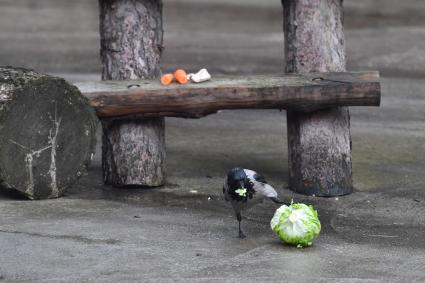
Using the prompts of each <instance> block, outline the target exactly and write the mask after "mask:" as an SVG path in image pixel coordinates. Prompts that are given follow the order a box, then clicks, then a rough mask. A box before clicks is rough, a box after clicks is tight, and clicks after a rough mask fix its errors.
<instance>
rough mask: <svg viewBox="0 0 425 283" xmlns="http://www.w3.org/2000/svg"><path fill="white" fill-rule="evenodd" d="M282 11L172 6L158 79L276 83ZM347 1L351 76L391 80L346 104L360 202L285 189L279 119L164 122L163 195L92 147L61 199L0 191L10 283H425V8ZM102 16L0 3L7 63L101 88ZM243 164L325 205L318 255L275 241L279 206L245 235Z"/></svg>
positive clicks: (187, 2) (49, 5) (168, 4)
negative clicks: (375, 100)
mask: <svg viewBox="0 0 425 283" xmlns="http://www.w3.org/2000/svg"><path fill="white" fill-rule="evenodd" d="M257 2H260V3H261V4H259V3H257ZM279 2H280V1H277V0H276V1H253V0H252V1H251V0H250V1H246V0H232V1H228V0H226V1H224V0H220V1H206V0H202V1H199V0H196V1H195V0H179V1H177V0H173V1H172V0H164V3H165V5H164V14H165V31H166V34H165V45H166V51H165V54H164V58H163V69H164V70H173V69H174V68H176V67H185V68H188V69H190V70H197V69H199V68H201V67H208V68H209V69H210V70H211V71H212V73H213V75H214V74H218V73H230V74H256V73H266V74H267V73H281V72H282V69H283V60H282V59H281V58H282V57H283V35H282V32H281V30H282V28H281V26H282V19H281V10H280V6H279ZM344 3H345V6H346V18H345V23H346V34H347V56H348V69H349V70H368V69H378V70H380V71H381V73H382V74H383V79H382V106H381V107H380V108H367V107H359V108H356V107H352V108H351V114H352V115H351V117H352V137H353V171H354V184H355V192H354V193H353V194H351V195H349V196H344V197H339V198H313V197H304V196H301V195H298V194H293V193H292V191H290V190H288V189H287V181H288V177H287V174H288V166H287V151H286V146H287V145H286V121H285V112H278V111H229V112H228V111H224V112H222V113H220V114H217V115H213V116H209V117H207V118H203V119H201V120H184V119H167V129H166V130H167V137H166V138H167V148H168V183H167V185H166V186H164V187H163V188H159V189H114V188H111V187H108V186H104V185H103V184H102V176H101V168H100V154H99V152H98V154H97V156H96V158H95V160H94V162H93V164H92V166H91V168H90V169H89V172H88V175H87V176H85V177H83V178H82V179H81V181H80V182H79V183H78V184H77V185H75V186H74V187H73V188H71V189H70V190H69V191H68V193H67V194H66V196H65V197H62V198H60V199H55V200H44V201H25V200H22V199H19V198H16V197H15V196H13V195H10V194H5V193H3V194H0V255H1V256H0V282H2V281H5V282H133V281H139V282H158V281H159V282H168V281H183V282H192V281H196V282H198V281H202V282H204V281H205V282H210V281H217V282H221V281H228V282H239V281H247V282H251V281H253V282H254V281H256V282H269V281H279V282H284V281H287V282H359V281H367V282H370V281H378V282H381V281H382V282H388V281H393V282H424V281H425V236H424V235H425V189H424V187H425V180H424V178H423V172H425V158H424V157H425V146H424V143H423V141H424V138H425V123H424V115H425V110H424V109H425V100H424V98H425V93H424V89H425V41H424V40H423V38H424V37H425V28H424V24H425V3H424V2H423V1H422V0H406V1H397V0H376V1H367V0H356V1H354V0H346V1H344ZM97 16H98V12H97V1H94V0H90V1H87V0H75V1H66V0H60V1H59V0H37V1H31V0H22V1H12V0H0V65H7V64H9V65H15V66H19V65H20V66H26V67H32V68H36V69H38V70H40V71H45V72H49V73H53V74H59V75H61V76H64V77H66V78H68V79H69V80H71V81H75V80H83V79H96V78H98V77H99V72H100V66H99V60H98V49H99V38H98V35H97V25H98V22H97ZM253 132H255V133H256V134H257V135H255V136H253V135H252V133H253ZM235 133H236V134H235ZM235 165H239V166H243V167H247V168H252V169H255V170H257V171H259V172H261V173H262V174H263V175H265V176H266V177H267V178H268V179H269V182H270V183H271V184H273V185H274V186H275V187H276V188H277V189H278V191H279V193H280V194H281V195H282V197H283V198H284V199H287V200H289V199H290V198H294V200H295V201H302V202H307V203H311V204H313V205H314V206H315V207H316V208H317V209H318V212H319V216H320V219H321V222H322V226H323V231H322V233H321V235H320V237H319V238H318V239H317V240H316V241H315V243H314V245H313V246H312V247H311V248H307V249H296V248H292V247H288V246H285V245H282V244H281V243H280V242H279V241H278V239H277V238H276V237H275V236H274V235H273V233H272V231H271V230H270V228H269V221H270V218H271V216H272V214H273V212H274V210H275V209H276V206H275V205H274V204H271V203H263V204H261V205H259V206H257V207H255V208H254V209H252V210H251V211H250V212H249V213H248V214H246V218H245V219H244V221H243V227H244V229H245V232H246V234H247V236H248V238H247V239H244V240H240V239H237V238H236V234H237V222H236V220H235V219H234V217H233V215H232V212H231V209H230V207H229V205H227V204H226V203H225V202H224V201H223V199H222V197H221V195H220V189H221V185H222V180H223V176H224V174H225V172H226V171H227V170H228V169H229V168H231V167H232V166H235Z"/></svg>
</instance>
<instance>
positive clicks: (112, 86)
mask: <svg viewBox="0 0 425 283" xmlns="http://www.w3.org/2000/svg"><path fill="white" fill-rule="evenodd" d="M76 86H77V87H78V88H79V89H80V91H81V92H82V94H83V95H84V96H86V97H87V98H88V99H89V100H90V104H91V106H92V107H93V108H94V109H95V110H96V113H97V115H98V117H100V118H109V117H111V118H112V117H113V118H117V117H129V116H137V117H162V116H172V117H185V118H200V117H203V116H206V115H209V114H212V113H216V112H217V111H219V110H224V109H290V110H296V111H302V112H311V111H315V110H318V109H323V108H327V107H334V106H379V104H380V96H381V92H380V83H379V73H378V72H375V71H368V72H347V73H346V72H342V73H309V74H304V75H282V76H244V77H230V76H225V77H215V78H213V80H211V81H209V82H205V83H201V84H187V85H178V84H173V85H170V86H162V85H161V84H160V83H159V81H158V80H135V81H98V82H81V83H77V84H76Z"/></svg>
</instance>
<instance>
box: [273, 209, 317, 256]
mask: <svg viewBox="0 0 425 283" xmlns="http://www.w3.org/2000/svg"><path fill="white" fill-rule="evenodd" d="M270 226H271V227H272V230H273V231H274V232H275V233H276V234H277V235H278V236H279V238H280V239H281V240H282V241H284V242H285V243H288V244H290V245H294V246H297V247H298V248H303V247H307V246H311V244H312V243H313V240H314V238H316V237H317V236H318V235H319V233H320V229H321V226H320V221H319V218H318V216H317V211H316V210H314V209H313V207H312V206H311V205H310V206H308V205H305V204H303V203H293V204H291V205H290V206H287V205H282V206H281V207H279V208H278V209H277V210H276V212H275V214H274V216H273V218H272V220H271V222H270Z"/></svg>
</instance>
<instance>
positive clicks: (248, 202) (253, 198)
mask: <svg viewBox="0 0 425 283" xmlns="http://www.w3.org/2000/svg"><path fill="white" fill-rule="evenodd" d="M223 194H224V199H225V200H226V201H230V203H231V204H232V206H233V209H234V210H235V213H236V218H237V220H238V222H239V238H245V235H244V233H243V232H242V230H241V221H242V216H241V211H243V210H245V209H248V208H250V207H252V206H253V205H255V204H257V203H260V202H261V201H262V200H263V199H264V198H268V199H270V200H271V201H273V202H275V203H278V204H284V202H282V201H280V200H279V198H278V196H277V192H276V190H275V189H274V188H273V187H272V186H270V185H269V184H267V181H266V179H264V177H263V176H260V175H259V174H257V172H255V171H252V170H249V169H243V168H239V167H236V168H233V169H231V170H230V171H229V172H228V173H227V176H226V177H225V180H224V185H223Z"/></svg>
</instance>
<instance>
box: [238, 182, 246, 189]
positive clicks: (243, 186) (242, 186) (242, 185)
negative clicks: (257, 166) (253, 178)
mask: <svg viewBox="0 0 425 283" xmlns="http://www.w3.org/2000/svg"><path fill="white" fill-rule="evenodd" d="M239 188H241V189H243V188H245V184H244V182H243V181H239Z"/></svg>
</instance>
